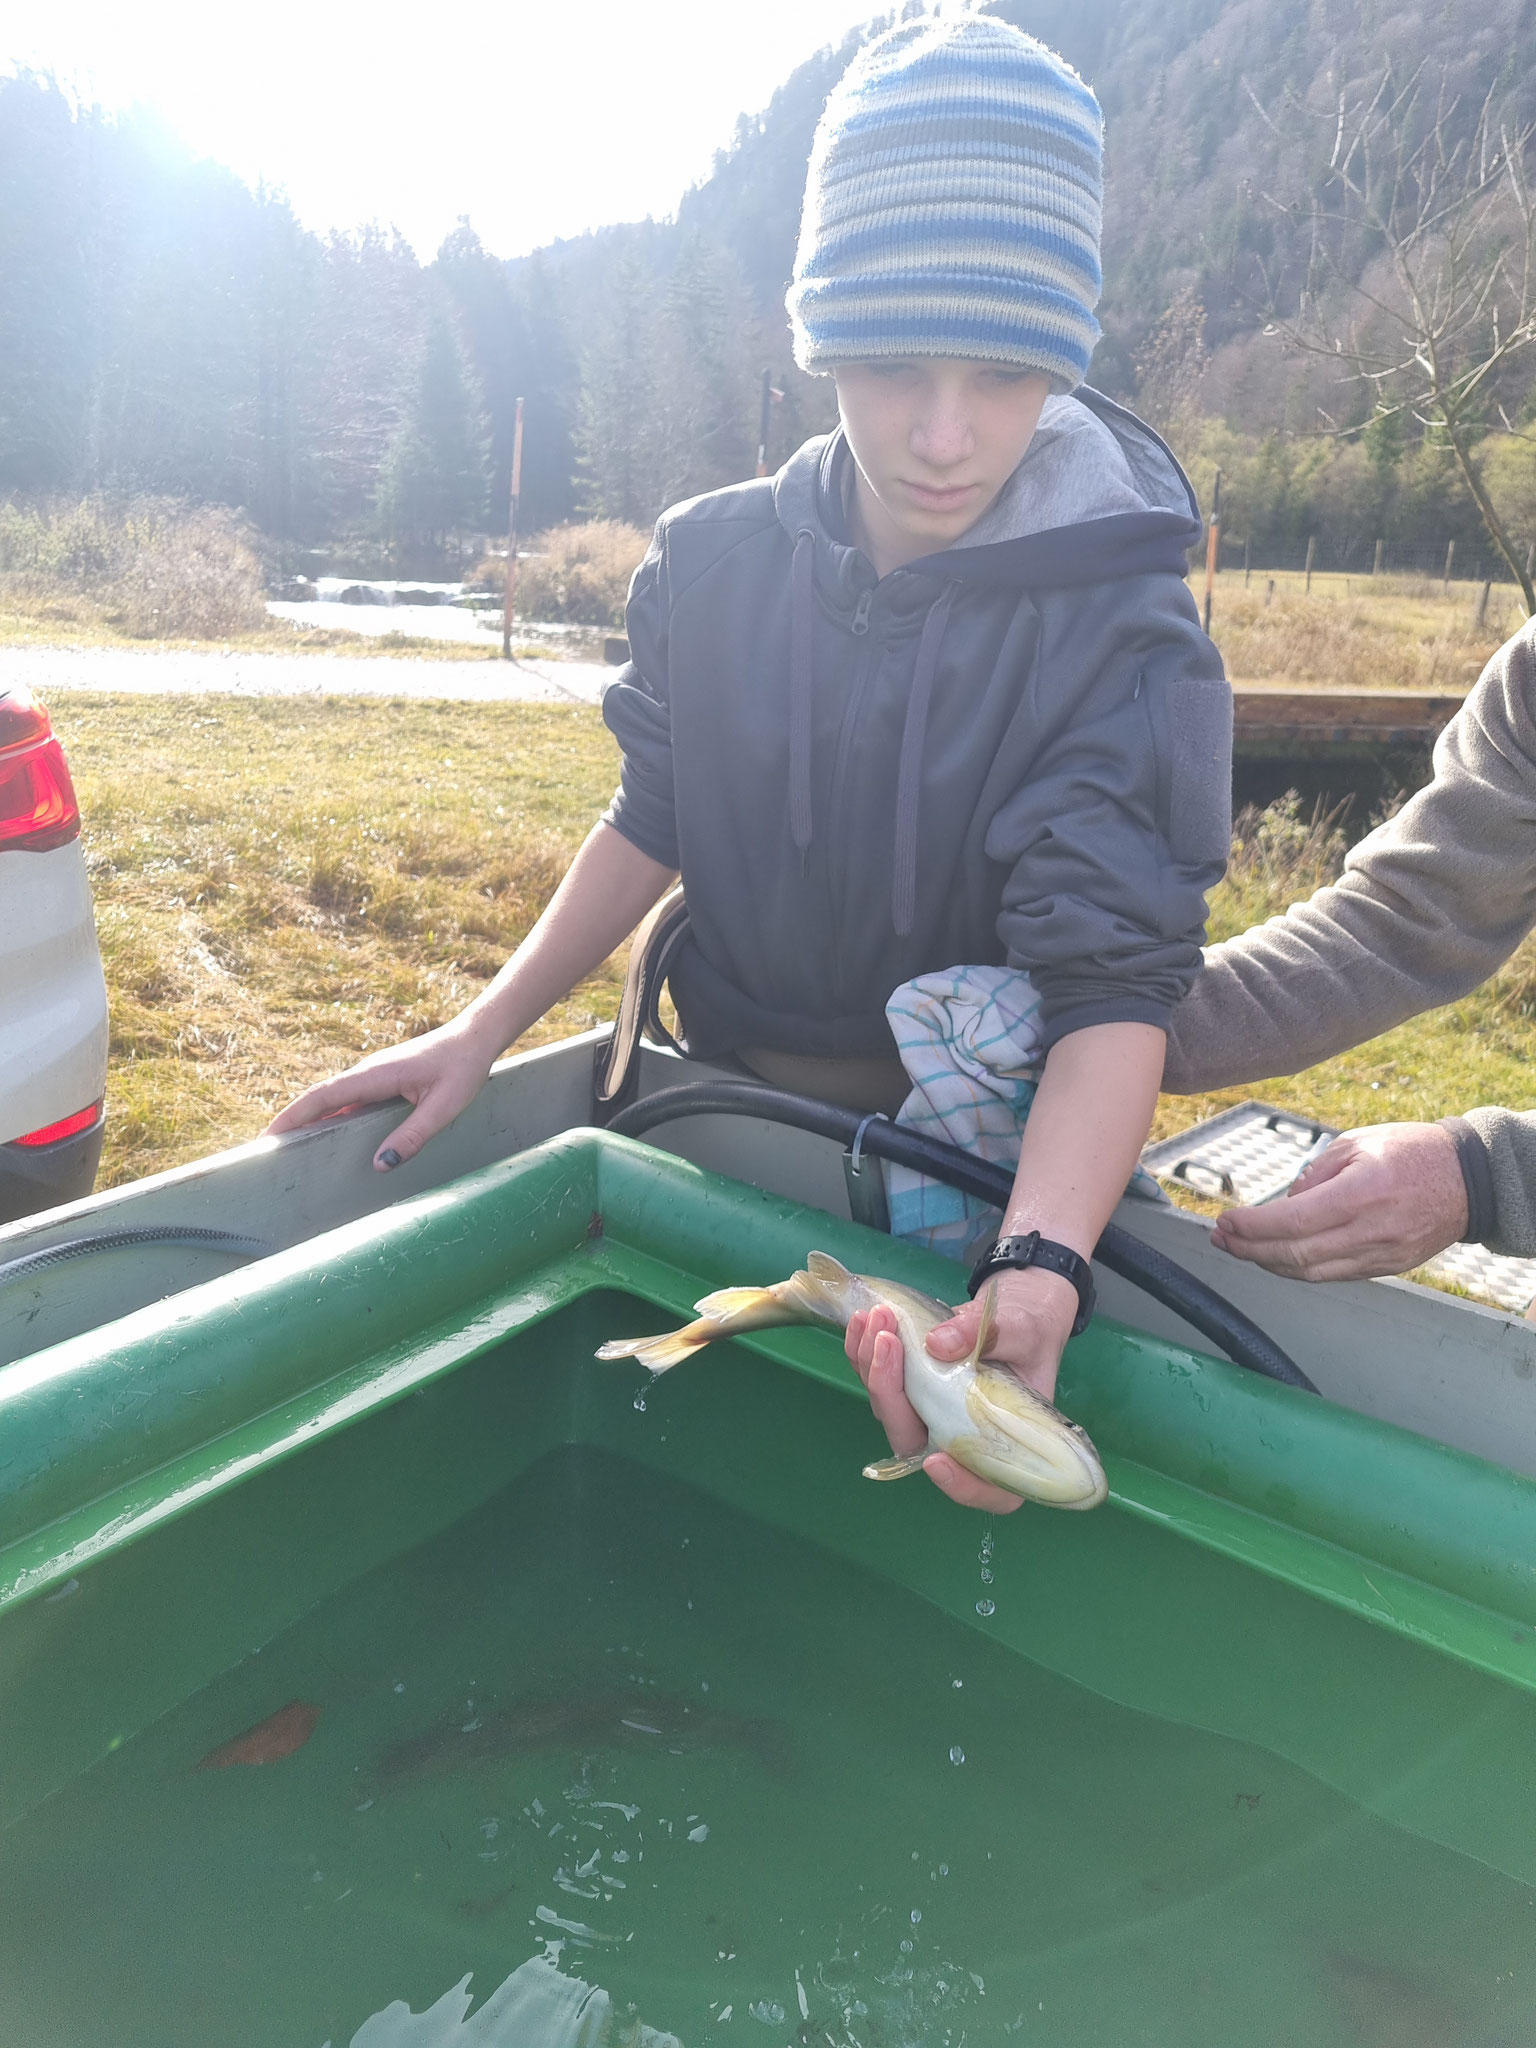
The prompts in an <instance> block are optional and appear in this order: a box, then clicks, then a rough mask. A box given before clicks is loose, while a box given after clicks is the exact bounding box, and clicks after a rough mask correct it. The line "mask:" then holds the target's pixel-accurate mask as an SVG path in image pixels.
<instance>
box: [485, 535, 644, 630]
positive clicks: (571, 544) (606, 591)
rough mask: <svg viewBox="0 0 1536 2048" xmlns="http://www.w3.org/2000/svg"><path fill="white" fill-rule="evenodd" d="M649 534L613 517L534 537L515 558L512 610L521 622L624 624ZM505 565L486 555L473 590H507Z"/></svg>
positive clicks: (587, 624)
mask: <svg viewBox="0 0 1536 2048" xmlns="http://www.w3.org/2000/svg"><path fill="white" fill-rule="evenodd" d="M650 539H651V537H650V535H649V534H648V533H646V532H644V531H643V530H642V529H641V528H640V527H638V526H625V525H624V524H623V523H622V522H621V521H619V520H617V519H591V520H588V521H587V522H586V523H585V524H584V525H579V526H578V525H570V526H552V527H551V528H550V529H549V531H548V532H547V533H540V534H536V535H535V536H534V538H533V539H532V540H531V541H530V542H529V543H528V551H527V553H526V554H524V553H523V551H522V550H521V549H519V551H518V557H517V582H516V584H515V586H514V589H513V595H512V608H513V612H514V614H515V615H516V616H517V617H518V618H520V619H539V620H546V621H548V622H550V623H551V624H565V625H572V626H622V625H623V623H624V601H625V599H626V598H627V597H628V595H629V581H630V578H631V577H632V576H633V575H634V573H635V570H636V569H637V568H638V567H639V564H640V558H641V557H642V555H644V553H645V551H646V549H647V548H648V547H649V546H650ZM506 573H507V572H506V564H505V562H504V561H503V560H502V559H500V558H498V557H496V556H488V557H487V558H486V559H485V560H484V561H482V562H479V563H477V564H476V565H475V567H474V569H473V570H472V571H471V572H470V576H469V586H470V588H471V589H473V590H486V591H493V592H494V593H495V594H496V595H497V596H498V597H499V596H500V595H501V593H502V591H503V590H504V589H505V588H506Z"/></svg>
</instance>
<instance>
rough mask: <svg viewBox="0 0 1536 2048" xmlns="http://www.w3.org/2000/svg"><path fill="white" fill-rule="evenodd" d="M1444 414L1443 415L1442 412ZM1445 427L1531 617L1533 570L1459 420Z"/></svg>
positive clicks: (1535, 601) (1535, 599) (1535, 598)
mask: <svg viewBox="0 0 1536 2048" xmlns="http://www.w3.org/2000/svg"><path fill="white" fill-rule="evenodd" d="M1442 417H1444V415H1443V414H1442ZM1445 431H1446V434H1447V435H1448V437H1449V439H1450V443H1451V447H1452V448H1453V449H1454V451H1455V454H1456V461H1457V463H1458V465H1459V466H1460V469H1461V473H1462V476H1463V477H1464V478H1465V480H1466V486H1467V489H1468V490H1469V491H1470V492H1471V493H1472V502H1473V504H1475V505H1476V507H1477V509H1478V512H1479V513H1480V514H1481V516H1482V521H1483V525H1484V526H1485V527H1486V528H1487V530H1488V537H1489V539H1490V540H1491V541H1492V542H1493V544H1494V546H1495V547H1496V548H1497V549H1498V551H1499V554H1500V555H1501V557H1502V558H1503V560H1504V562H1505V563H1506V565H1507V566H1508V569H1509V573H1510V575H1511V576H1513V577H1514V579H1515V581H1516V583H1518V584H1519V586H1520V595H1521V597H1522V598H1523V599H1524V601H1525V615H1526V617H1527V618H1528V619H1530V618H1536V587H1533V585H1532V581H1531V573H1530V570H1529V569H1528V568H1527V566H1526V564H1525V563H1524V562H1522V561H1521V560H1520V557H1519V556H1518V555H1517V554H1516V552H1515V544H1514V542H1513V541H1512V540H1511V539H1510V537H1509V532H1508V530H1507V528H1506V527H1505V525H1504V522H1503V520H1502V519H1501V518H1500V517H1499V515H1498V513H1497V511H1496V510H1495V509H1494V503H1493V500H1492V499H1491V498H1490V497H1489V495H1488V492H1487V489H1486V488H1485V486H1484V484H1483V480H1482V478H1481V477H1480V476H1479V475H1478V473H1477V465H1476V464H1475V463H1474V462H1473V460H1472V454H1471V450H1470V449H1469V448H1468V447H1467V445H1466V442H1465V441H1464V439H1463V437H1462V432H1461V424H1460V422H1459V421H1457V420H1450V419H1447V420H1446V421H1445Z"/></svg>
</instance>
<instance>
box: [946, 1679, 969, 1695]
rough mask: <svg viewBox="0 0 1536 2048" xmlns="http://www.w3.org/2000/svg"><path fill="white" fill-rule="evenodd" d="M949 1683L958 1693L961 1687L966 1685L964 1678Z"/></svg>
mask: <svg viewBox="0 0 1536 2048" xmlns="http://www.w3.org/2000/svg"><path fill="white" fill-rule="evenodd" d="M949 1682H950V1684H951V1685H952V1686H953V1687H954V1688H955V1691H956V1692H958V1691H959V1690H960V1688H961V1686H962V1685H964V1683H965V1680H964V1679H963V1678H952V1679H951V1680H950V1681H949Z"/></svg>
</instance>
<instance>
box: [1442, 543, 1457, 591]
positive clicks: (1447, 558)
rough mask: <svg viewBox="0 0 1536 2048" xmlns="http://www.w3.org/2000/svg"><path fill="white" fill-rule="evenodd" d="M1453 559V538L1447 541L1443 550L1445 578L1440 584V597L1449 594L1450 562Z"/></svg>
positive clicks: (1454, 544) (1454, 552)
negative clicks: (1447, 543)
mask: <svg viewBox="0 0 1536 2048" xmlns="http://www.w3.org/2000/svg"><path fill="white" fill-rule="evenodd" d="M1455 559H1456V543H1455V541H1454V540H1453V541H1451V542H1450V543H1449V545H1448V546H1447V548H1446V550H1445V580H1444V581H1443V582H1442V583H1441V585H1440V594H1441V596H1442V597H1449V596H1450V594H1451V564H1452V562H1454V561H1455Z"/></svg>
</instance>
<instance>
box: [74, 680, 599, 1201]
mask: <svg viewBox="0 0 1536 2048" xmlns="http://www.w3.org/2000/svg"><path fill="white" fill-rule="evenodd" d="M53 717H54V724H55V727H56V729H57V731H58V732H59V734H60V736H61V737H62V739H63V741H64V744H65V747H66V750H67V752H68V755H69V760H70V765H71V768H72V771H73V773H74V777H75V781H76V784H77V787H78V790H79V794H80V801H81V807H82V811H83V813H84V817H85V843H86V849H87V854H88V858H89V862H90V868H91V878H92V885H93V888H94V891H95V898H96V918H97V926H98V929H99V931H100V935H101V950H102V958H103V961H104V964H105V967H106V975H107V986H108V992H109V996H110V999H111V1011H112V1038H111V1055H110V1062H111V1063H110V1073H109V1080H108V1104H109V1110H110V1118H109V1122H108V1126H107V1146H106V1154H105V1157H104V1160H103V1163H102V1174H101V1183H102V1185H103V1186H110V1185H114V1184H116V1183H117V1182H119V1181H123V1180H129V1179H132V1178H134V1177H136V1176H137V1175H140V1174H145V1173H153V1172H157V1171H158V1170H159V1169H160V1168H162V1167H165V1166H171V1165H174V1164H176V1163H178V1162H180V1161H181V1160H184V1159H191V1158H196V1157H197V1156H199V1155H200V1154H202V1153H205V1152H209V1151H212V1150H214V1149H215V1148H217V1147H218V1146H221V1145H227V1144H233V1143H235V1142H237V1141H239V1140H241V1139H244V1138H248V1137H252V1136H254V1135H256V1133H258V1132H259V1131H260V1130H261V1128H262V1126H263V1125H264V1124H265V1122H266V1120H267V1118H268V1116H270V1115H271V1113H272V1112H273V1111H274V1110H275V1109H277V1108H278V1107H279V1106H280V1105H281V1104H282V1103H283V1102H285V1101H286V1100H287V1099H288V1098H289V1097H290V1096H291V1095H292V1094H293V1093H294V1092H295V1091H296V1090H297V1089H299V1088H302V1087H304V1086H307V1084H308V1083H309V1082H311V1081H313V1080H317V1079H319V1078H320V1077H321V1076H322V1075H324V1074H327V1073H330V1072H332V1071H334V1070H335V1069H336V1068H338V1067H341V1066H345V1065H347V1064H349V1063H350V1062H351V1061H352V1060H354V1059H357V1058H358V1057H360V1056H361V1055H362V1054H363V1053H365V1052H368V1051H370V1050H372V1049H373V1048H375V1047H377V1046H379V1045H385V1044H390V1043H393V1042H394V1041H395V1040H397V1039H400V1038H406V1037H409V1036H411V1035H413V1034H414V1033H416V1032H419V1031H424V1030H428V1029H430V1028H431V1027H432V1026H433V1025H435V1024H438V1023H441V1022H442V1021H444V1020H445V1019H446V1018H448V1017H450V1016H452V1015H453V1014H454V1013H455V1012H456V1011H457V1010H458V1009H460V1008H461V1007H462V1005H463V1004H464V1003H465V1002H467V1001H468V1000H469V999H470V997H471V996H472V995H473V994H474V993H475V991H476V990H477V989H478V988H479V987H481V986H482V985H483V984H484V982H485V981H487V980H489V978H490V977H491V975H492V974H494V973H495V971H496V969H497V968H498V967H499V966H500V965H501V963H502V961H503V960H504V959H505V958H506V956H507V954H508V953H509V952H510V951H511V949H512V947H513V946H514V945H515V944H516V943H517V941H518V940H519V939H520V938H521V937H522V935H523V933H524V932H525V931H526V930H527V929H528V927H529V925H530V924H531V923H532V922H533V920H534V918H535V917H536V916H537V914H538V912H539V910H540V908H541V907H542V905H543V904H544V902H545V900H546V899H547V898H548V896H549V894H550V892H551V891H552V889H553V888H554V885H555V883H556V881H557V880H558V879H559V877H560V875H561V873H562V872H563V870H564V867H565V864H566V862H567V861H568V859H569V858H570V855H571V854H572V853H573V852H574V850H575V848H576V846H577V844H578V843H579V841H580V840H581V838H582V836H583V835H584V833H585V832H586V830H587V828H588V826H589V825H590V824H591V822H592V821H593V819H594V818H596V817H597V815H598V814H599V813H600V811H601V810H602V807H603V805H604V804H605V803H606V801H607V799H608V797H609V795H610V793H611V791H612V788H613V785H614V781H615V779H616V778H615V758H614V749H613V744H612V741H611V740H610V739H609V737H608V734H607V732H606V731H605V729H604V728H603V726H602V724H601V723H600V721H599V720H598V718H597V716H596V714H595V713H593V712H590V711H586V710H584V709H579V708H573V709H570V710H567V709H566V708H564V707H563V706H546V705H531V704H491V705H476V706H468V705H454V706H446V705H443V704H415V703H411V704H406V703H400V702H393V701H387V702H378V701H373V700H360V699H355V698H330V699H322V700H318V701H317V700H310V699H302V700H295V699H292V698H284V699H274V698H258V699H237V700H231V699H230V698H227V697H106V696H92V695H87V694H75V693H73V692H71V693H70V694H68V695H64V696H60V697H59V698H57V699H56V700H55V703H54V706H53ZM618 974H619V969H618V967H617V966H612V967H610V969H609V970H608V971H606V972H605V973H603V974H600V975H598V976H597V977H596V978H595V979H594V980H593V981H592V982H591V983H590V984H588V985H586V986H584V987H583V988H581V989H578V990H577V991H576V993H575V994H574V995H573V996H572V997H571V999H570V1000H569V1001H568V1002H566V1003H564V1004H562V1005H561V1006H560V1007H559V1008H558V1009H557V1010H555V1011H554V1012H552V1013H551V1015H550V1016H549V1017H548V1018H547V1019H546V1020H545V1023H544V1025H543V1026H542V1027H541V1029H540V1031H539V1032H536V1033H535V1034H533V1036H532V1037H531V1038H530V1039H529V1040H528V1041H527V1042H529V1043H536V1042H537V1041H538V1038H539V1037H540V1036H541V1035H542V1036H543V1037H558V1036H561V1035H562V1034H564V1033H567V1032H570V1031H573V1030H581V1029H584V1028H585V1027H586V1026H587V1025H588V1024H589V1023H591V1022H592V1021H593V1019H594V1018H596V1017H599V1016H609V1015H611V1014H612V1011H613V1008H614V1005H615V1004H616V1002H617V997H618Z"/></svg>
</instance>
